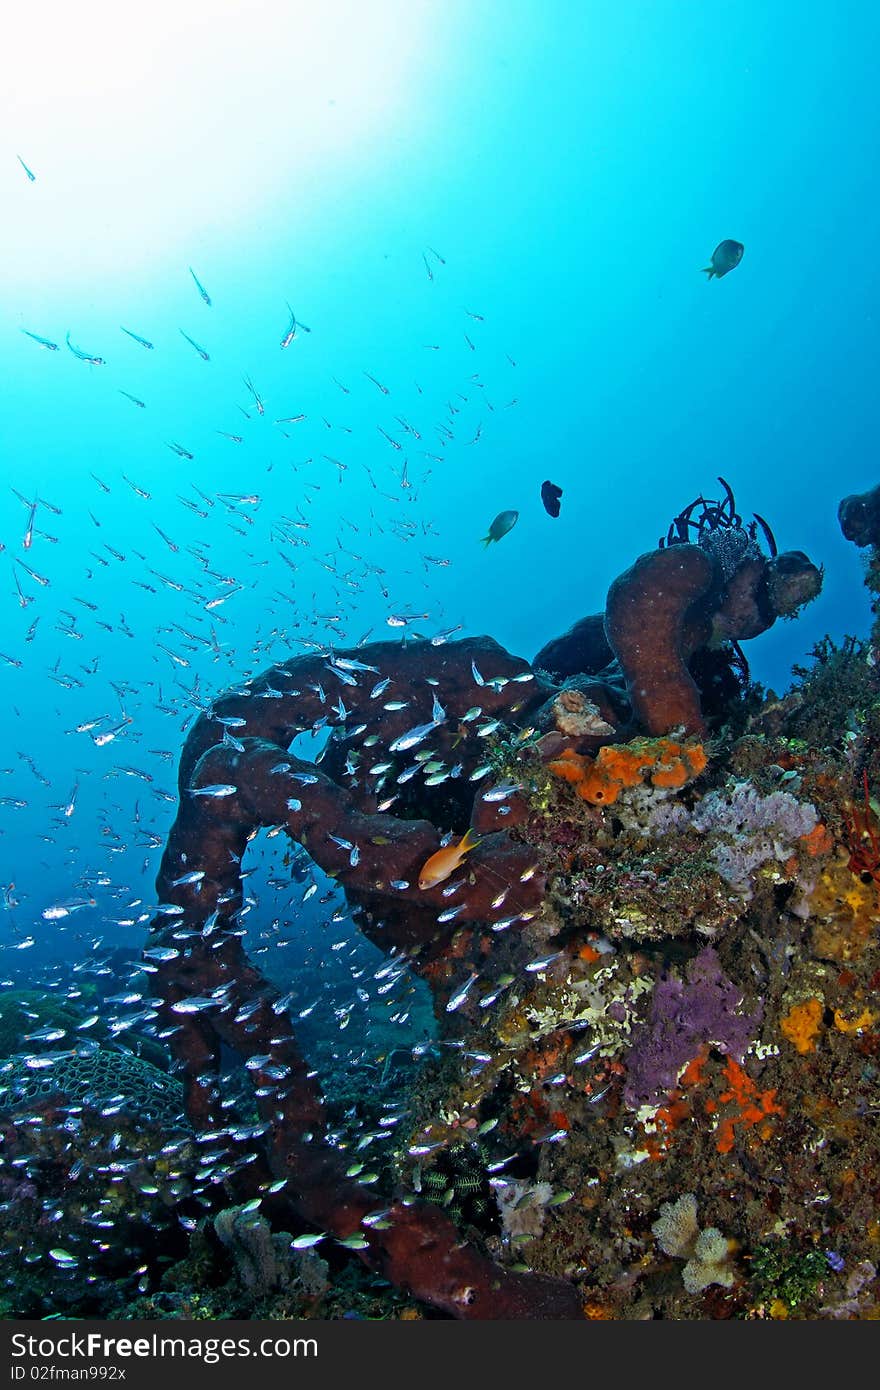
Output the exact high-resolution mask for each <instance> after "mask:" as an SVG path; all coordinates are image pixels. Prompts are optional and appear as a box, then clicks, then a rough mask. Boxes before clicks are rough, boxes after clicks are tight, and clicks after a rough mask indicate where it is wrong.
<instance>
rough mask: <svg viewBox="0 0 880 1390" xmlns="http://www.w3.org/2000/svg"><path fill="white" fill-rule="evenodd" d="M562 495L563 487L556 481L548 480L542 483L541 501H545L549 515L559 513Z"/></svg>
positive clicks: (545, 507)
mask: <svg viewBox="0 0 880 1390" xmlns="http://www.w3.org/2000/svg"><path fill="white" fill-rule="evenodd" d="M561 496H562V488H561V487H557V486H556V484H555V483H551V482H550V480H549V479H548V480H547V482H545V483H542V484H541V501H542V502H543V503H544V511H545V512H546V513H547V515H548V516H558V515H559V499H560V497H561Z"/></svg>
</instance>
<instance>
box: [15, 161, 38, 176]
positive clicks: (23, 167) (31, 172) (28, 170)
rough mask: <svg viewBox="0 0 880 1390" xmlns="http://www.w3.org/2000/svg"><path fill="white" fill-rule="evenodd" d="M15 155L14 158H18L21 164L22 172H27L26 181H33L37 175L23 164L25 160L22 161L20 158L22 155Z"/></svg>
mask: <svg viewBox="0 0 880 1390" xmlns="http://www.w3.org/2000/svg"><path fill="white" fill-rule="evenodd" d="M15 157H16V159H17V160H18V162H19V164H20V165H21V167H22V169H24V172H25V173H26V174H27V176H28V181H29V182H30V183H33V182H34V180H35V179H36V177H37V176H36V174H35V173H34V172H33V170H32V169H29V168H28V167H27V165H26V164H25V162H24V160H23V159H22V157H21V155H20V154H17V155H16V156H15Z"/></svg>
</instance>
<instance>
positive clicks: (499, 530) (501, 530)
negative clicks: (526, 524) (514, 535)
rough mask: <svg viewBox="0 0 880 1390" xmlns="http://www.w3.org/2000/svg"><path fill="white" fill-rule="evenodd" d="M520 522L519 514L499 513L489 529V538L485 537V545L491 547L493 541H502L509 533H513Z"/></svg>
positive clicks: (512, 512) (511, 512)
mask: <svg viewBox="0 0 880 1390" xmlns="http://www.w3.org/2000/svg"><path fill="white" fill-rule="evenodd" d="M518 520H519V512H514V511H509V512H499V513H498V515H497V516H496V518H495V520H494V521H493V522H492V525H491V526H490V527H489V534H488V536H483V545H491V543H492V541H500V540H501V538H502V537H503V536H506V535H507V533H508V531H512V530H513V528H514V526H515V525H516V523H517V521H518Z"/></svg>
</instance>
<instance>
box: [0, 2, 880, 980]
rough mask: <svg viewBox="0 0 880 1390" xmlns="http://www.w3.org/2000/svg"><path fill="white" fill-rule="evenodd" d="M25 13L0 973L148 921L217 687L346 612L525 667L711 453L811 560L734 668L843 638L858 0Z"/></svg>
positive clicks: (600, 595) (705, 478) (851, 472)
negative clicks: (780, 614) (720, 250)
mask: <svg viewBox="0 0 880 1390" xmlns="http://www.w3.org/2000/svg"><path fill="white" fill-rule="evenodd" d="M45 23H46V15H45V14H43V13H41V10H40V7H39V6H37V7H34V9H33V10H32V12H31V13H29V15H27V16H24V15H20V16H18V17H17V18H16V19H15V20H14V21H13V32H12V43H11V47H10V51H11V52H13V53H14V54H15V60H16V63H15V66H16V70H15V71H14V72H13V73H12V74H11V79H10V83H9V85H8V87H7V90H6V91H5V93H4V97H3V101H4V105H5V108H6V110H5V113H4V121H3V127H4V132H5V134H6V135H7V136H8V137H9V138H8V141H7V140H4V152H3V159H2V173H0V200H2V203H0V217H2V225H3V228H4V256H3V263H2V266H0V275H2V282H3V284H2V295H0V352H2V363H0V370H2V381H3V387H2V391H0V449H2V458H3V487H2V490H0V540H2V546H3V554H2V557H0V564H2V571H3V574H4V576H5V579H4V596H3V599H2V604H3V608H2V614H3V616H2V641H0V651H2V653H3V660H2V663H0V682H2V687H0V689H2V707H3V709H4V711H5V738H4V746H3V752H2V755H0V882H2V884H3V885H4V894H5V904H6V908H7V910H6V911H4V912H3V914H2V919H0V949H2V951H3V962H2V967H0V973H2V974H3V976H4V978H16V979H19V978H21V977H22V973H24V975H25V976H26V975H27V973H28V972H29V971H30V970H32V969H33V968H34V962H36V961H39V962H43V961H46V960H50V959H53V958H63V959H66V960H71V959H79V958H82V957H85V956H87V955H89V953H94V951H95V950H96V949H99V950H105V951H106V950H109V949H111V948H112V947H114V946H115V945H117V944H123V945H137V944H139V943H140V941H141V940H142V936H143V931H144V928H145V922H146V919H147V917H148V916H149V912H150V908H151V906H152V905H153V904H154V902H155V893H154V888H153V879H154V876H155V872H156V869H157V866H158V860H159V856H160V854H161V846H162V843H163V841H164V838H165V835H166V834H167V831H168V828H169V826H170V824H171V821H172V819H173V816H174V804H175V800H176V796H175V772H176V762H177V757H178V753H179V750H180V747H181V745H182V742H183V739H184V737H185V733H186V730H187V729H188V727H189V726H190V724H191V722H192V720H193V719H194V717H195V716H196V714H197V713H198V710H199V709H200V708H201V707H203V706H204V705H206V704H207V703H208V702H209V701H210V699H211V697H212V695H213V694H214V693H216V692H217V691H218V690H220V689H222V688H223V687H224V686H226V685H228V684H230V683H234V682H237V681H239V680H241V679H243V678H245V677H246V676H248V675H249V674H253V673H256V672H258V671H260V670H261V669H263V668H265V667H267V666H269V665H270V664H271V662H272V661H273V660H281V659H284V658H286V657H288V656H290V655H294V654H297V653H298V652H299V651H304V650H308V649H309V646H308V644H318V645H324V644H329V643H336V644H340V645H352V644H353V643H355V642H357V641H359V640H360V639H362V638H363V637H364V636H365V635H371V636H372V638H374V639H379V638H387V637H389V636H390V637H394V636H398V637H406V636H412V635H415V634H422V635H428V636H432V635H436V634H438V633H440V632H443V631H446V630H449V629H457V630H458V632H459V634H468V633H481V632H486V633H490V634H491V635H493V636H495V637H496V638H497V639H498V640H499V641H500V642H502V643H503V644H505V645H506V646H508V647H509V648H510V649H511V650H513V651H515V652H517V653H519V654H522V655H524V656H526V657H531V656H532V655H533V654H534V653H535V651H536V650H537V649H538V648H539V647H540V646H541V645H542V644H543V643H544V642H545V641H546V640H547V639H548V638H550V637H552V636H554V635H556V634H558V633H559V632H561V631H563V630H564V629H565V628H566V627H567V626H568V625H569V624H570V623H571V622H572V621H574V620H575V619H577V618H578V617H581V616H583V615H584V614H587V613H591V612H596V611H599V610H600V609H601V608H602V606H603V602H604V597H605V593H606V591H607V588H608V585H609V583H610V581H611V580H612V579H613V578H614V577H615V575H616V574H618V573H619V572H620V571H621V570H622V569H624V568H626V567H627V566H628V565H629V564H630V563H631V561H632V560H633V559H634V558H635V557H636V556H637V555H638V554H640V553H642V552H643V551H645V550H647V549H650V548H651V547H653V546H654V545H655V544H656V542H657V538H658V536H659V535H661V534H662V533H664V532H665V530H666V527H667V525H668V524H669V521H670V520H671V518H672V516H673V515H674V514H675V513H676V512H677V511H678V510H679V509H680V508H681V507H682V506H684V505H685V504H686V503H687V502H689V501H690V500H691V499H692V498H693V497H695V496H696V495H697V494H698V493H699V492H700V491H701V490H703V491H705V492H706V493H707V495H709V496H715V495H717V491H718V485H717V477H718V475H722V476H723V477H725V478H727V479H728V480H729V481H730V482H731V484H732V485H733V487H734V488H735V491H736V496H737V501H738V504H739V506H740V509H741V511H742V512H743V513H744V515H746V516H747V517H748V516H751V514H752V512H754V511H757V512H758V513H760V514H761V515H762V516H764V517H766V518H767V519H768V520H769V521H770V523H771V524H772V526H773V528H774V530H775V532H776V535H777V538H778V540H779V543H780V547H781V548H783V549H792V548H800V549H803V550H805V551H807V553H808V554H809V555H810V557H811V558H812V559H813V560H815V561H816V562H817V563H820V562H821V563H823V564H824V565H825V567H826V577H825V588H824V591H823V594H822V596H821V598H820V599H819V600H818V601H817V602H815V603H814V604H813V605H812V606H811V607H810V608H808V609H807V610H806V611H805V613H804V614H803V616H802V617H801V618H800V619H799V620H798V621H797V622H796V623H791V624H785V625H781V624H780V625H777V626H776V627H774V629H773V630H772V631H771V632H769V633H768V634H766V635H765V636H764V637H763V638H760V639H758V640H757V641H755V642H753V643H750V644H749V649H748V654H749V657H750V660H751V663H752V671H753V675H754V676H755V678H756V679H758V680H761V681H763V682H764V683H767V684H771V685H773V686H775V687H777V688H783V687H784V686H785V684H786V681H787V679H788V673H789V668H790V666H791V664H792V662H793V661H797V660H800V659H802V658H803V656H804V655H805V653H806V652H808V651H809V649H810V648H811V646H812V645H813V643H814V642H815V641H816V640H817V639H818V638H820V637H821V636H822V635H823V634H824V633H826V632H830V633H832V634H833V635H835V636H838V637H840V636H842V635H843V634H844V633H845V632H863V631H864V630H865V629H866V627H867V617H868V609H867V599H866V597H865V596H864V594H863V592H862V589H861V576H860V569H859V565H860V562H859V557H858V554H857V552H856V551H855V550H854V549H853V547H852V546H849V545H848V544H847V543H846V542H844V541H843V539H842V537H841V535H840V533H839V530H838V527H837V522H836V517H835V512H836V507H837V503H838V500H839V498H840V497H841V496H842V495H843V494H844V493H847V492H852V491H859V490H862V489H863V488H866V487H868V486H871V485H872V484H873V483H874V482H875V473H874V460H873V453H872V449H871V446H870V440H871V435H872V426H873V406H874V398H875V394H876V392H875V384H874V362H875V359H876V323H875V316H874V304H875V302H876V293H877V269H876V256H875V255H874V251H873V246H874V241H875V236H874V224H875V221H876V206H877V204H876V194H875V190H874V187H873V165H874V152H875V150H876V145H877V134H878V131H877V125H878V118H877V109H876V100H875V90H874V88H875V74H874V62H873V54H874V53H875V51H876V46H877V39H878V37H880V35H878V29H880V18H878V13H877V10H876V7H874V6H870V5H867V4H861V3H856V2H855V0H854V3H852V4H849V5H847V6H845V7H838V8H837V9H834V8H833V7H832V8H831V9H829V8H828V7H827V6H823V5H819V4H813V3H807V4H804V5H802V6H801V7H800V8H799V10H798V16H797V22H796V23H792V14H791V11H790V10H789V9H788V8H787V7H785V6H773V7H767V6H763V5H758V4H753V3H745V4H742V5H739V6H736V7H731V6H713V5H705V4H690V3H685V4H673V3H639V2H638V0H627V2H626V3H622V4H620V5H614V6H609V5H605V4H600V3H593V0H583V3H566V2H565V0H557V2H556V3H551V4H549V5H548V4H547V3H544V2H543V0H542V2H541V3H538V0H510V2H509V3H505V4H500V3H494V4H492V3H482V4H477V5H473V4H467V3H464V0H452V3H444V4H442V5H441V4H439V3H436V2H431V3H413V4H407V5H406V6H403V5H401V4H397V3H380V0H373V3H370V4H369V5H357V4H339V3H327V4H324V5H321V6H320V7H312V6H309V5H305V4H297V5H293V6H290V5H283V4H280V3H277V4H271V3H267V4H262V5H256V6H254V5H248V6H247V7H241V8H240V9H239V8H237V7H235V6H230V7H223V9H222V12H221V13H217V10H216V7H209V6H206V5H203V4H198V3H184V4H180V5H175V6H173V7H172V6H170V5H160V6H158V7H157V8H154V9H153V11H152V14H151V16H150V17H147V18H144V17H143V16H141V17H140V18H139V20H138V25H137V27H135V26H134V25H133V22H132V21H129V20H128V19H127V18H126V17H125V15H124V14H122V15H121V14H120V13H119V12H117V11H114V10H113V9H111V8H110V7H109V6H106V5H97V6H95V7H92V9H91V10H90V11H89V12H87V13H86V15H85V16H83V15H79V14H77V15H76V16H73V15H71V16H70V17H69V18H65V17H62V16H60V15H53V16H52V23H51V25H50V27H49V28H48V29H45V28H41V25H45ZM29 174H32V175H33V177H32V178H31V177H30V176H29ZM728 237H731V238H735V239H738V240H740V241H742V242H743V243H744V246H745V253H744V256H743V260H742V264H741V265H740V266H739V267H738V268H737V269H736V270H735V271H734V272H732V273H731V274H729V275H728V276H726V277H725V278H724V279H722V280H718V281H711V282H709V283H707V282H706V277H705V276H704V275H703V274H701V268H702V267H703V266H705V265H707V264H708V262H709V257H710V256H711V253H712V250H713V248H714V247H715V246H716V244H717V243H718V242H719V241H721V240H722V239H723V238H728ZM194 277H197V280H196V278H194ZM197 282H198V283H200V284H201V285H202V286H203V287H204V289H205V291H206V293H207V295H208V297H209V298H210V304H209V303H207V302H206V300H205V298H203V296H202V295H201V294H200V292H199V288H198V283H197ZM291 312H292V313H293V314H294V315H295V317H296V320H297V321H298V324H299V326H298V328H297V331H296V334H295V336H294V338H293V340H292V341H291V342H290V343H289V344H288V345H287V346H286V347H284V346H282V343H283V340H284V338H285V336H286V334H287V332H288V328H289V324H290V315H291ZM121 325H123V326H124V327H125V328H127V329H129V330H131V332H132V333H136V334H138V335H140V336H141V337H143V338H144V339H146V340H147V341H148V342H150V343H152V344H153V346H152V348H147V347H144V346H142V345H141V344H139V343H138V342H137V341H136V340H135V339H133V338H132V337H129V336H126V334H125V333H123V332H121V331H120V326H121ZM29 334H34V335H38V336H39V337H42V338H45V339H47V340H48V341H49V342H50V343H54V344H56V345H57V350H52V349H51V348H50V347H46V346H41V345H40V343H39V342H38V341H36V340H35V338H33V337H31V336H27V335H29ZM183 334H186V335H188V337H189V339H191V340H193V341H194V342H195V343H196V344H197V345H199V347H201V348H202V350H203V352H202V353H200V352H199V351H198V350H197V348H196V347H194V346H193V345H192V342H189V341H187V339H186V338H185V337H184V336H182V335H183ZM68 335H69V342H70V344H72V346H73V348H75V349H78V350H79V351H80V352H82V353H84V354H85V355H86V356H87V357H93V358H96V359H97V358H100V359H101V361H100V363H98V362H89V361H84V360H82V359H81V358H80V357H79V356H78V355H77V354H76V353H75V352H74V351H72V350H71V349H70V347H69V346H68V343H67V341H66V339H67V337H68ZM248 383H251V385H248ZM139 402H142V403H143V404H142V405H141V404H139ZM171 446H178V447H177V449H175V448H172V447H171ZM181 451H183V452H181ZM545 478H550V479H552V480H553V481H554V482H556V483H557V484H558V485H559V486H560V487H561V488H562V489H563V498H562V509H561V515H560V516H559V518H558V519H553V518H551V517H549V516H548V515H547V513H546V512H545V511H544V509H543V507H542V506H541V502H540V496H539V491H540V486H541V483H542V481H543V480H544V479H545ZM34 503H36V506H35V507H34V505H33V504H34ZM508 508H513V509H516V510H518V511H519V521H518V523H517V525H516V526H515V528H514V529H513V530H512V531H511V532H510V534H509V535H507V536H506V537H504V539H503V540H502V541H501V542H500V543H499V544H497V545H493V546H490V547H488V548H484V547H483V546H482V545H481V544H480V543H479V542H480V538H481V537H482V536H484V535H485V534H486V531H487V528H488V526H489V524H490V522H491V520H492V518H493V517H494V516H495V515H496V513H498V512H500V511H502V510H504V509H508ZM31 519H32V529H31V524H30V523H31ZM334 693H337V692H334ZM108 735H112V737H108ZM266 862H267V864H269V863H270V862H271V855H268V854H267V860H266ZM267 872H271V870H270V869H267ZM320 887H321V892H320V893H318V894H317V895H316V899H315V901H314V902H313V901H312V900H311V899H310V900H309V903H307V904H306V905H304V906H303V905H301V904H299V903H297V904H296V908H297V912H298V914H299V915H298V916H297V919H296V920H297V921H298V923H299V924H300V928H301V926H302V923H303V922H305V923H306V924H308V923H309V922H310V921H313V922H314V923H318V922H319V921H320V920H321V919H322V913H324V912H325V911H326V910H327V909H326V906H325V907H322V908H320V909H319V908H318V902H319V901H320V898H321V897H322V896H323V894H324V890H325V888H326V884H325V883H324V882H323V881H322V882H321V884H320ZM260 892H261V893H262V899H261V902H262V906H260V907H259V908H258V912H259V913H260V914H262V915H264V916H265V917H266V918H267V919H269V918H272V917H274V916H276V915H277V907H278V904H277V902H276V900H275V899H274V898H273V896H272V892H273V890H271V889H269V888H267V887H266V886H265V884H264V883H261V884H260ZM71 899H72V900H74V902H76V903H79V904H80V905H79V906H77V907H76V908H75V909H74V910H73V911H72V912H71V911H69V913H68V915H67V916H64V917H58V916H57V915H56V916H55V917H53V916H51V915H50V916H49V917H46V916H45V915H44V914H45V913H46V912H47V911H49V912H50V913H51V909H52V907H53V905H56V904H58V903H59V902H65V901H67V900H71ZM289 899H290V895H289V894H288V895H287V896H286V897H285V896H283V895H282V898H281V900H280V901H281V902H282V904H288V903H289ZM92 900H93V901H92ZM68 906H69V905H68ZM312 912H314V914H315V915H314V917H310V915H309V914H311V913H312Z"/></svg>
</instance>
